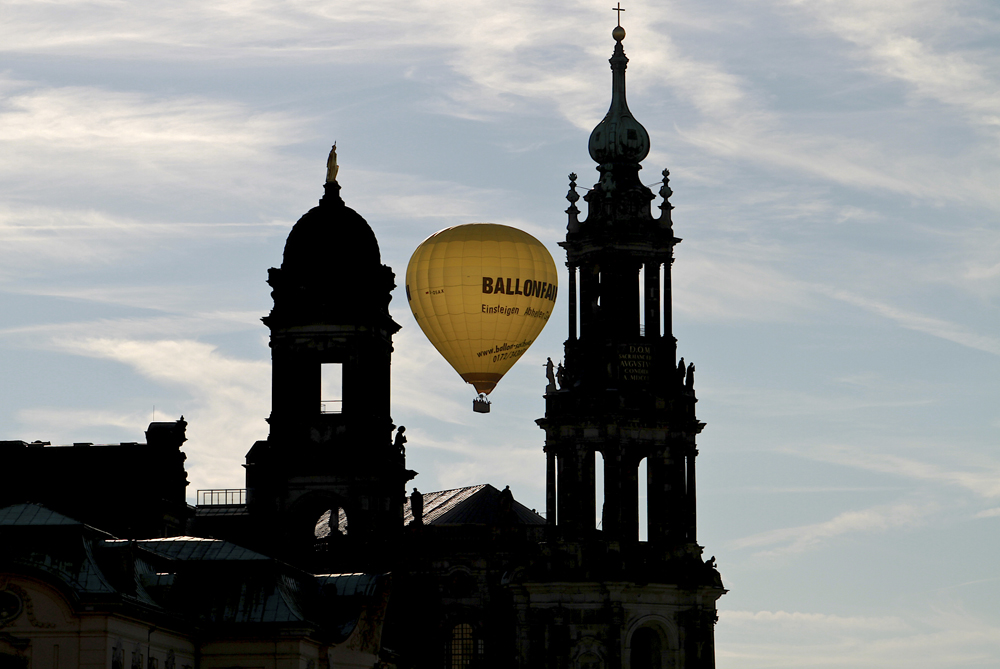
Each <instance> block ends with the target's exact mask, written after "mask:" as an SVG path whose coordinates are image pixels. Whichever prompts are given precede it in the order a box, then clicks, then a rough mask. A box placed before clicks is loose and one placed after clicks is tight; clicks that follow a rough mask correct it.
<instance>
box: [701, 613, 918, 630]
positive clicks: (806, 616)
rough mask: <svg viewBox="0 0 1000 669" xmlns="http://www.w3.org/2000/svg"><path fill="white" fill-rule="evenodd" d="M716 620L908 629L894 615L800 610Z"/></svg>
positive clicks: (726, 616)
mask: <svg viewBox="0 0 1000 669" xmlns="http://www.w3.org/2000/svg"><path fill="white" fill-rule="evenodd" d="M719 618H720V620H724V621H725V622H726V624H728V625H739V626H747V627H757V626H762V627H763V626H767V627H774V626H782V627H787V628H800V629H801V628H813V629H818V630H822V631H833V630H865V631H878V632H905V631H910V630H912V629H913V628H912V626H910V625H909V624H907V623H906V622H905V621H904V620H903V619H901V618H899V617H897V616H883V617H869V616H837V615H832V614H829V613H802V612H800V611H729V610H726V609H722V610H720V611H719Z"/></svg>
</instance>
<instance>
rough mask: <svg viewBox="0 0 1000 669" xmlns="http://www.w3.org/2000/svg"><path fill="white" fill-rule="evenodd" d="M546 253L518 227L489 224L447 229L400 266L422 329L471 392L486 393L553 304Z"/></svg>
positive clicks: (554, 283) (554, 278) (552, 271)
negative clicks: (403, 268) (468, 385)
mask: <svg viewBox="0 0 1000 669" xmlns="http://www.w3.org/2000/svg"><path fill="white" fill-rule="evenodd" d="M558 282H559V277H558V274H557V273H556V265H555V263H554V262H552V256H551V255H550V254H549V252H548V250H547V249H546V248H545V247H544V246H543V245H542V243H541V242H540V241H538V240H537V239H535V238H534V237H532V236H531V235H529V234H528V233H527V232H524V231H523V230H518V229H517V228H512V227H509V226H506V225H497V224H495V223H471V224H468V225H458V226H455V227H453V228H446V229H444V230H441V231H440V232H436V233H434V234H433V235H431V236H430V237H428V238H427V239H425V240H424V241H423V242H422V243H421V244H420V246H418V247H417V250H416V251H414V252H413V256H412V257H411V258H410V264H409V265H408V266H407V267H406V298H407V300H408V301H409V303H410V309H411V310H412V311H413V317H414V318H415V319H416V321H417V323H418V324H419V325H420V328H421V329H422V330H423V331H424V334H425V335H427V338H428V339H430V341H431V343H432V344H434V347H435V348H437V350H438V351H439V352H440V353H441V355H443V356H444V358H445V360H447V361H448V362H449V363H451V366H452V367H454V368H455V371H457V372H458V373H459V375H461V377H462V378H463V379H465V381H466V382H467V383H471V384H472V385H474V386H475V387H476V392H479V393H486V394H489V393H490V392H491V391H492V390H493V388H494V387H495V386H496V384H497V382H499V381H500V378H501V377H502V376H503V375H504V374H506V373H507V370H509V369H510V368H511V365H513V364H514V363H515V362H517V360H518V359H519V358H520V357H521V356H522V355H524V352H525V351H527V350H528V347H529V346H531V343H532V342H533V341H535V338H536V337H538V334H539V333H540V332H541V331H542V328H543V327H545V323H546V322H548V320H549V316H550V315H551V314H552V309H553V308H554V307H555V302H556V293H557V292H558Z"/></svg>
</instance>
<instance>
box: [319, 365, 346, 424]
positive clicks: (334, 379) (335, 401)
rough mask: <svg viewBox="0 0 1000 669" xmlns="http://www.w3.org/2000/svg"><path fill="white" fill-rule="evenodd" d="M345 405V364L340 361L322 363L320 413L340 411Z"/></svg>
mask: <svg viewBox="0 0 1000 669" xmlns="http://www.w3.org/2000/svg"><path fill="white" fill-rule="evenodd" d="M343 406H344V366H343V365H342V364H341V363H339V362H327V363H323V364H322V365H320V391H319V411H320V413H340V412H341V410H342V409H343Z"/></svg>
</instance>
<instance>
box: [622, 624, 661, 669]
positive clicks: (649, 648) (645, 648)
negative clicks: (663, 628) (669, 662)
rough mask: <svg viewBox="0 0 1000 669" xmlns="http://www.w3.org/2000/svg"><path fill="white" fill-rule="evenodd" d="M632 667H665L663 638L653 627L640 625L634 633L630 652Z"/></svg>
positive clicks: (640, 668) (645, 668)
mask: <svg viewBox="0 0 1000 669" xmlns="http://www.w3.org/2000/svg"><path fill="white" fill-rule="evenodd" d="M629 666H630V667H631V669H665V668H664V666H663V638H662V637H661V636H660V634H659V632H657V631H656V630H655V629H653V628H652V627H640V628H639V629H637V630H636V631H635V633H634V634H633V635H632V643H631V651H630V652H629Z"/></svg>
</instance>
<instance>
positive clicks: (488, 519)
mask: <svg viewBox="0 0 1000 669" xmlns="http://www.w3.org/2000/svg"><path fill="white" fill-rule="evenodd" d="M500 496H501V492H500V491H499V490H497V489H496V488H494V487H493V486H491V485H490V484H489V483H480V484H479V485H473V486H467V487H465V488H454V489H452V490H440V491H437V492H428V493H424V524H425V525H457V524H462V523H471V524H476V525H489V524H493V523H496V522H497V521H498V520H499V515H500ZM511 511H513V513H514V518H515V520H516V522H517V523H519V524H523V525H544V524H545V518H543V517H542V516H540V515H538V514H537V513H535V512H534V511H532V510H531V509H529V508H528V507H526V506H525V505H523V504H521V503H520V502H518V501H517V500H513V503H512V504H511ZM412 520H413V511H412V510H411V509H410V498H409V497H407V498H406V503H405V505H404V507H403V522H404V524H409V522H410V521H412Z"/></svg>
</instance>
